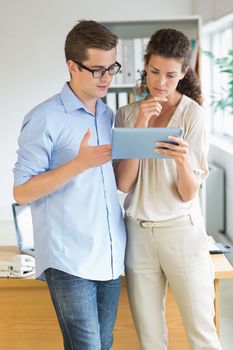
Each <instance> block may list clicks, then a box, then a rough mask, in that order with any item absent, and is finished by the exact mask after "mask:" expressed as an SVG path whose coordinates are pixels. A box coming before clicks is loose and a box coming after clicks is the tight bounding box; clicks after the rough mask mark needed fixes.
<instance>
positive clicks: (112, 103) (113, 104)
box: [106, 92, 117, 113]
mask: <svg viewBox="0 0 233 350" xmlns="http://www.w3.org/2000/svg"><path fill="white" fill-rule="evenodd" d="M106 104H107V105H108V107H109V108H111V110H112V111H113V112H114V113H116V110H117V94H116V93H115V92H108V93H107V96H106Z"/></svg>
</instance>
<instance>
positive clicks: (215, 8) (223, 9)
mask: <svg viewBox="0 0 233 350" xmlns="http://www.w3.org/2000/svg"><path fill="white" fill-rule="evenodd" d="M230 12H233V1H232V0H193V13H194V14H201V15H202V19H203V22H208V21H211V20H216V19H218V18H219V17H222V16H225V15H227V14H228V13H230Z"/></svg>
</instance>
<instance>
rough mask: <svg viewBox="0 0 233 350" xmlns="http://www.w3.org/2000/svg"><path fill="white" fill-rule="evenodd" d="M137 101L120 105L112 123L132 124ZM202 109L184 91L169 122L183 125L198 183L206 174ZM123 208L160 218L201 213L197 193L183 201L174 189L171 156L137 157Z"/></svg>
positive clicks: (144, 217)
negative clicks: (155, 157)
mask: <svg viewBox="0 0 233 350" xmlns="http://www.w3.org/2000/svg"><path fill="white" fill-rule="evenodd" d="M139 104H140V102H135V103H132V104H130V105H127V106H124V107H121V108H120V109H119V110H118V112H117V115H116V121H115V127H128V128H131V127H133V126H134V124H135V121H136V117H137V115H138V113H139ZM204 117H205V116H204V109H203V108H202V107H201V106H200V105H199V104H198V103H196V102H195V101H193V100H192V99H190V98H189V97H187V96H185V95H183V96H182V98H181V101H180V103H179V105H178V106H177V108H176V111H175V112H174V114H173V116H172V118H171V120H170V122H169V124H168V126H172V127H182V128H183V130H184V135H183V137H184V140H185V141H187V142H188V144H189V153H190V158H191V161H192V165H193V171H194V173H195V174H196V176H197V177H198V179H199V181H200V183H201V182H202V181H203V180H204V179H205V178H206V177H207V175H208V164H207V151H208V145H207V132H206V125H205V118H204ZM124 208H125V210H126V214H127V215H128V216H131V217H132V218H134V219H138V220H148V221H161V220H169V219H173V218H177V217H180V216H183V215H186V214H192V213H193V214H195V216H196V215H198V217H199V216H200V205H199V196H198V195H197V196H196V197H195V198H194V199H193V200H191V201H189V202H183V201H182V200H181V198H180V195H179V193H178V190H177V168H176V163H175V161H174V160H172V159H140V161H139V172H138V177H137V180H136V183H135V185H134V187H133V188H132V189H131V191H130V192H129V193H128V195H127V197H126V199H125V202H124Z"/></svg>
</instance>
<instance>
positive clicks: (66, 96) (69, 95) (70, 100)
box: [60, 83, 107, 114]
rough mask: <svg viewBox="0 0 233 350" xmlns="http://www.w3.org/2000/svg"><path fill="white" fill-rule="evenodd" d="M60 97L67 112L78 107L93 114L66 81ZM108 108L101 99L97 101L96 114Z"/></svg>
mask: <svg viewBox="0 0 233 350" xmlns="http://www.w3.org/2000/svg"><path fill="white" fill-rule="evenodd" d="M60 97H61V100H62V103H63V104H64V107H65V110H66V112H67V113H71V112H73V111H75V110H77V109H84V110H85V111H86V112H87V113H89V114H92V113H91V112H90V111H89V110H88V109H87V108H86V106H85V104H84V103H83V102H82V101H81V100H80V99H79V98H78V97H77V96H76V95H75V94H74V93H73V91H72V90H71V88H70V87H69V85H68V83H65V84H64V86H63V88H62V90H61V92H60ZM106 108H107V106H106V104H105V103H104V102H103V101H102V100H101V99H97V101H96V114H97V113H99V111H100V110H101V111H104V110H105V109H106Z"/></svg>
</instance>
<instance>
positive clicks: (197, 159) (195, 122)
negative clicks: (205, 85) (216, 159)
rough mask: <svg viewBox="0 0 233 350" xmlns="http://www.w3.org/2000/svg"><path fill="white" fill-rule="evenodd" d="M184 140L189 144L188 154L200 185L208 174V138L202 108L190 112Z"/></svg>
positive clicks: (196, 107)
mask: <svg viewBox="0 0 233 350" xmlns="http://www.w3.org/2000/svg"><path fill="white" fill-rule="evenodd" d="M184 139H185V140H186V141H187V142H188V144H189V154H190V158H191V161H192V165H193V171H194V173H195V174H196V176H197V178H198V180H199V181H200V183H201V182H202V181H203V180H204V179H205V178H206V177H207V176H208V173H209V170H208V162H207V154H208V149H209V137H208V133H207V125H206V120H205V115H204V109H203V108H202V107H199V106H195V108H193V110H192V111H191V117H190V119H189V123H188V126H187V129H186V132H185V135H184Z"/></svg>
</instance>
